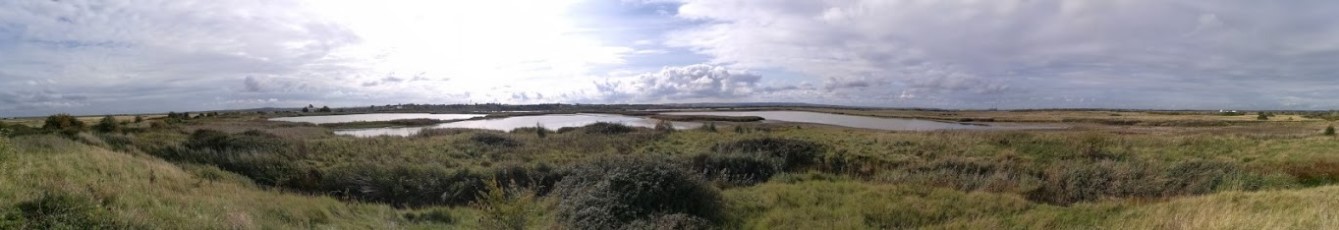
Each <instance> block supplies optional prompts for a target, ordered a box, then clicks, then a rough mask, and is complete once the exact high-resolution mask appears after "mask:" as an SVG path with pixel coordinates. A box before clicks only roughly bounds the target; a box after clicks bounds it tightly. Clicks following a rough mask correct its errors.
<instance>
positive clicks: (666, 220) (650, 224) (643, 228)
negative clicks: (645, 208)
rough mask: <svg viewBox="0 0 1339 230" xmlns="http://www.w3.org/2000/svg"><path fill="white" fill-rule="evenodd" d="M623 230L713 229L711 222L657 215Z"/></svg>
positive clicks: (690, 217)
mask: <svg viewBox="0 0 1339 230" xmlns="http://www.w3.org/2000/svg"><path fill="white" fill-rule="evenodd" d="M623 229H629V230H707V229H715V228H714V227H713V226H712V224H711V221H709V220H707V219H703V218H701V217H696V216H692V215H685V214H669V215H659V216H656V217H653V218H650V219H644V220H636V221H633V222H632V223H629V224H628V225H624V226H623Z"/></svg>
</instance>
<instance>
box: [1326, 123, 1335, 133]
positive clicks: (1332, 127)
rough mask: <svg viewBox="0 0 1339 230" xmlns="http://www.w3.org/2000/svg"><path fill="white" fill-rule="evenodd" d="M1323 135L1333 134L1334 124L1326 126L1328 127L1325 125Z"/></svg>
mask: <svg viewBox="0 0 1339 230" xmlns="http://www.w3.org/2000/svg"><path fill="white" fill-rule="evenodd" d="M1325 135H1326V136H1334V125H1330V126H1328V127H1325Z"/></svg>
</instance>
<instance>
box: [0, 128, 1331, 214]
mask: <svg viewBox="0 0 1339 230" xmlns="http://www.w3.org/2000/svg"><path fill="white" fill-rule="evenodd" d="M824 111H825V112H841V113H847V114H861V115H872V116H936V117H938V119H947V120H954V119H960V118H973V119H980V118H986V117H989V118H993V119H995V120H996V121H1014V122H1063V123H1065V124H1067V125H1070V126H1071V128H1069V129H1062V130H1035V131H931V132H893V131H875V130H863V129H848V128H838V127H830V126H820V125H809V124H796V123H729V122H725V123H720V125H719V126H718V127H716V129H715V130H706V129H696V130H679V131H667V130H655V129H646V128H632V127H623V126H620V125H611V124H598V125H592V126H587V127H581V128H568V129H561V130H546V129H535V128H525V129H518V130H514V131H511V132H501V131H490V130H468V129H444V130H428V131H425V132H423V133H421V134H419V135H417V136H410V137H373V138H355V137H349V136H338V135H333V133H332V131H331V129H330V128H328V127H322V126H316V125H308V124H297V123H285V122H269V121H264V120H263V119H261V118H259V117H255V116H219V117H210V118H200V119H191V120H183V121H170V122H167V123H162V124H158V125H152V126H150V125H144V126H143V127H137V128H129V129H126V130H123V131H121V132H111V133H102V132H92V131H90V132H83V133H79V134H77V135H63V134H56V133H53V134H34V135H22V136H12V137H4V138H0V172H2V173H3V174H2V175H0V217H3V218H0V228H59V227H69V228H89V227H105V228H113V229H117V228H126V229H129V228H133V229H141V228H168V229H174V228H194V227H205V228H228V229H276V228H278V229H292V228H340V229H347V228H373V229H402V228H408V229H417V228H460V229H478V228H485V229H507V228H524V229H587V228H596V229H600V228H608V229H666V228H668V229H712V228H722V229H815V228H821V229H905V228H913V229H1039V228H1040V229H1329V228H1337V227H1339V221H1335V220H1339V218H1336V217H1339V209H1337V208H1334V207H1339V206H1337V205H1339V186H1337V185H1336V184H1335V183H1336V182H1339V155H1335V152H1336V149H1339V139H1336V138H1335V137H1334V136H1327V135H1323V134H1322V130H1324V129H1325V128H1326V127H1327V126H1329V125H1330V124H1329V123H1328V122H1326V121H1323V120H1318V119H1309V118H1304V117H1301V116H1295V115H1276V116H1274V117H1271V118H1270V119H1269V120H1265V121H1259V120H1257V119H1256V117H1255V116H1254V115H1234V116H1223V115H1204V114H1200V115H1173V114H1158V113H1149V112H1098V111H1032V112H1005V111H980V112H970V113H969V112H952V113H954V114H938V113H944V112H930V111H911V112H908V111H877V110H843V111H826V110H824ZM1112 114H1117V115H1112ZM1290 118H1291V119H1290ZM1127 120H1133V121H1137V122H1135V123H1123V122H1111V121H1127ZM1204 121H1212V122H1218V121H1229V122H1230V123H1226V124H1216V125H1185V124H1198V123H1197V122H1204ZM1167 124H1173V125H1167ZM664 191H673V192H664Z"/></svg>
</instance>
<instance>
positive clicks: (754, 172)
mask: <svg viewBox="0 0 1339 230" xmlns="http://www.w3.org/2000/svg"><path fill="white" fill-rule="evenodd" d="M687 164H688V165H687V167H688V168H689V169H692V170H693V171H695V172H696V173H699V174H701V175H702V176H703V177H705V178H706V179H709V180H713V181H716V182H717V183H722V184H724V185H728V186H734V185H753V184H757V183H762V182H765V181H767V179H768V178H771V177H772V175H776V174H777V173H780V172H781V166H782V162H781V159H779V158H775V157H766V156H758V155H746V154H723V155H722V154H701V155H697V156H693V157H691V158H689V159H688V161H687Z"/></svg>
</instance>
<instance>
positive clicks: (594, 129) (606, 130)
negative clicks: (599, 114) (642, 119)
mask: <svg viewBox="0 0 1339 230" xmlns="http://www.w3.org/2000/svg"><path fill="white" fill-rule="evenodd" d="M582 129H584V130H586V134H624V133H629V132H632V131H633V129H632V127H628V126H627V125H623V124H619V123H609V122H596V123H594V124H590V125H586V126H584V127H582Z"/></svg>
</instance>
